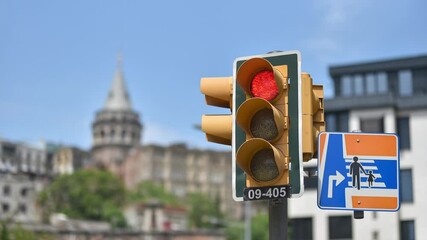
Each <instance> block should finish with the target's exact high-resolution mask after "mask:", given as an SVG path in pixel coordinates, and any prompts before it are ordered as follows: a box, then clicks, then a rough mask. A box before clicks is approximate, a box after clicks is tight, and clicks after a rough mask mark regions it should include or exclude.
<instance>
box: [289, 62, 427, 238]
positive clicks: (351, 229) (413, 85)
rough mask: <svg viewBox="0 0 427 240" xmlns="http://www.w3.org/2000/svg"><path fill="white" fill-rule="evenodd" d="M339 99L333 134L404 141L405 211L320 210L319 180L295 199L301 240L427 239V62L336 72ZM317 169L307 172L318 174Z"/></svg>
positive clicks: (330, 117) (330, 103)
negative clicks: (382, 135) (358, 215)
mask: <svg viewBox="0 0 427 240" xmlns="http://www.w3.org/2000/svg"><path fill="white" fill-rule="evenodd" d="M329 73H330V75H331V78H332V80H333V83H334V87H335V90H334V93H335V96H334V97H333V98H332V99H328V100H326V101H325V111H326V112H325V115H326V122H327V123H326V129H327V131H328V132H349V131H350V132H351V131H353V130H361V131H362V132H386V133H397V134H398V135H399V141H400V156H401V163H400V177H401V178H400V201H401V207H400V210H399V211H398V212H396V213H389V212H365V218H364V219H363V220H355V219H353V216H352V215H353V213H352V212H351V211H327V210H319V209H318V208H317V204H316V203H317V191H316V190H317V178H316V177H312V178H306V191H305V193H304V196H303V197H302V198H300V199H292V200H291V202H290V208H289V215H290V217H291V218H292V227H293V228H292V231H293V232H292V233H293V235H294V238H295V239H316V240H321V239H424V238H425V236H426V235H427V229H426V228H425V226H427V216H426V215H425V214H420V212H422V211H423V210H422V209H423V207H424V206H423V205H424V204H423V202H424V199H425V198H426V197H427V191H425V183H426V181H427V175H426V174H425V172H424V171H425V170H426V169H427V163H426V161H424V157H425V154H426V147H425V145H424V141H425V137H426V136H427V126H426V125H427V56H417V57H409V58H398V59H392V60H384V61H375V62H366V63H359V64H349V65H340V66H332V67H330V68H329ZM315 168H316V167H312V168H310V167H309V168H307V170H309V171H310V172H312V171H313V170H314V169H315Z"/></svg>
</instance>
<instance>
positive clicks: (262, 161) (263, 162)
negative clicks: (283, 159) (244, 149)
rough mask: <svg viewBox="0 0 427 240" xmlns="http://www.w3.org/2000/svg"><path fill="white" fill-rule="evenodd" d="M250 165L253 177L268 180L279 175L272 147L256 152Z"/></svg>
mask: <svg viewBox="0 0 427 240" xmlns="http://www.w3.org/2000/svg"><path fill="white" fill-rule="evenodd" d="M250 167H251V172H252V175H253V177H254V178H255V179H256V180H258V181H262V182H267V181H271V180H274V179H275V178H277V177H278V176H279V170H278V168H277V166H276V161H275V160H274V153H273V150H272V149H268V148H267V149H262V150H260V151H258V152H257V153H255V154H254V156H253V158H252V161H251V166H250Z"/></svg>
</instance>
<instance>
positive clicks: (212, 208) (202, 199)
mask: <svg viewBox="0 0 427 240" xmlns="http://www.w3.org/2000/svg"><path fill="white" fill-rule="evenodd" d="M188 205H189V207H190V211H189V216H188V217H189V223H190V226H191V227H195V228H208V229H211V228H217V227H220V226H221V225H222V224H221V223H222V221H223V215H222V214H221V212H220V210H219V200H218V199H217V200H215V201H214V200H212V199H211V198H210V197H209V196H207V195H205V194H203V193H191V194H189V196H188Z"/></svg>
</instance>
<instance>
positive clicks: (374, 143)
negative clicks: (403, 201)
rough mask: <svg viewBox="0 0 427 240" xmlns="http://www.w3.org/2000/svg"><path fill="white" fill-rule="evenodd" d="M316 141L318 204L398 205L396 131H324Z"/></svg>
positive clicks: (368, 207)
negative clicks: (317, 152) (382, 132)
mask: <svg viewBox="0 0 427 240" xmlns="http://www.w3.org/2000/svg"><path fill="white" fill-rule="evenodd" d="M318 143H319V146H318V147H319V148H318V149H319V157H318V161H319V162H318V176H319V178H318V179H319V180H318V181H319V182H318V183H319V184H318V206H319V208H321V209H333V210H354V211H358V212H359V211H365V210H371V211H397V210H398V209H399V207H400V199H399V167H400V152H399V147H398V146H399V139H398V137H397V135H395V134H379V133H378V134H374V133H328V132H323V133H321V134H320V135H319V141H318Z"/></svg>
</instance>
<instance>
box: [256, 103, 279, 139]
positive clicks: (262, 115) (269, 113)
mask: <svg viewBox="0 0 427 240" xmlns="http://www.w3.org/2000/svg"><path fill="white" fill-rule="evenodd" d="M250 128H251V129H250V130H251V134H252V136H253V137H257V138H262V139H265V140H267V141H271V140H273V139H275V138H276V137H277V135H278V134H279V132H278V130H277V127H276V123H275V122H274V115H273V110H272V109H269V108H264V109H262V110H260V111H258V112H257V113H255V114H254V116H253V117H252V120H251V125H250Z"/></svg>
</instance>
